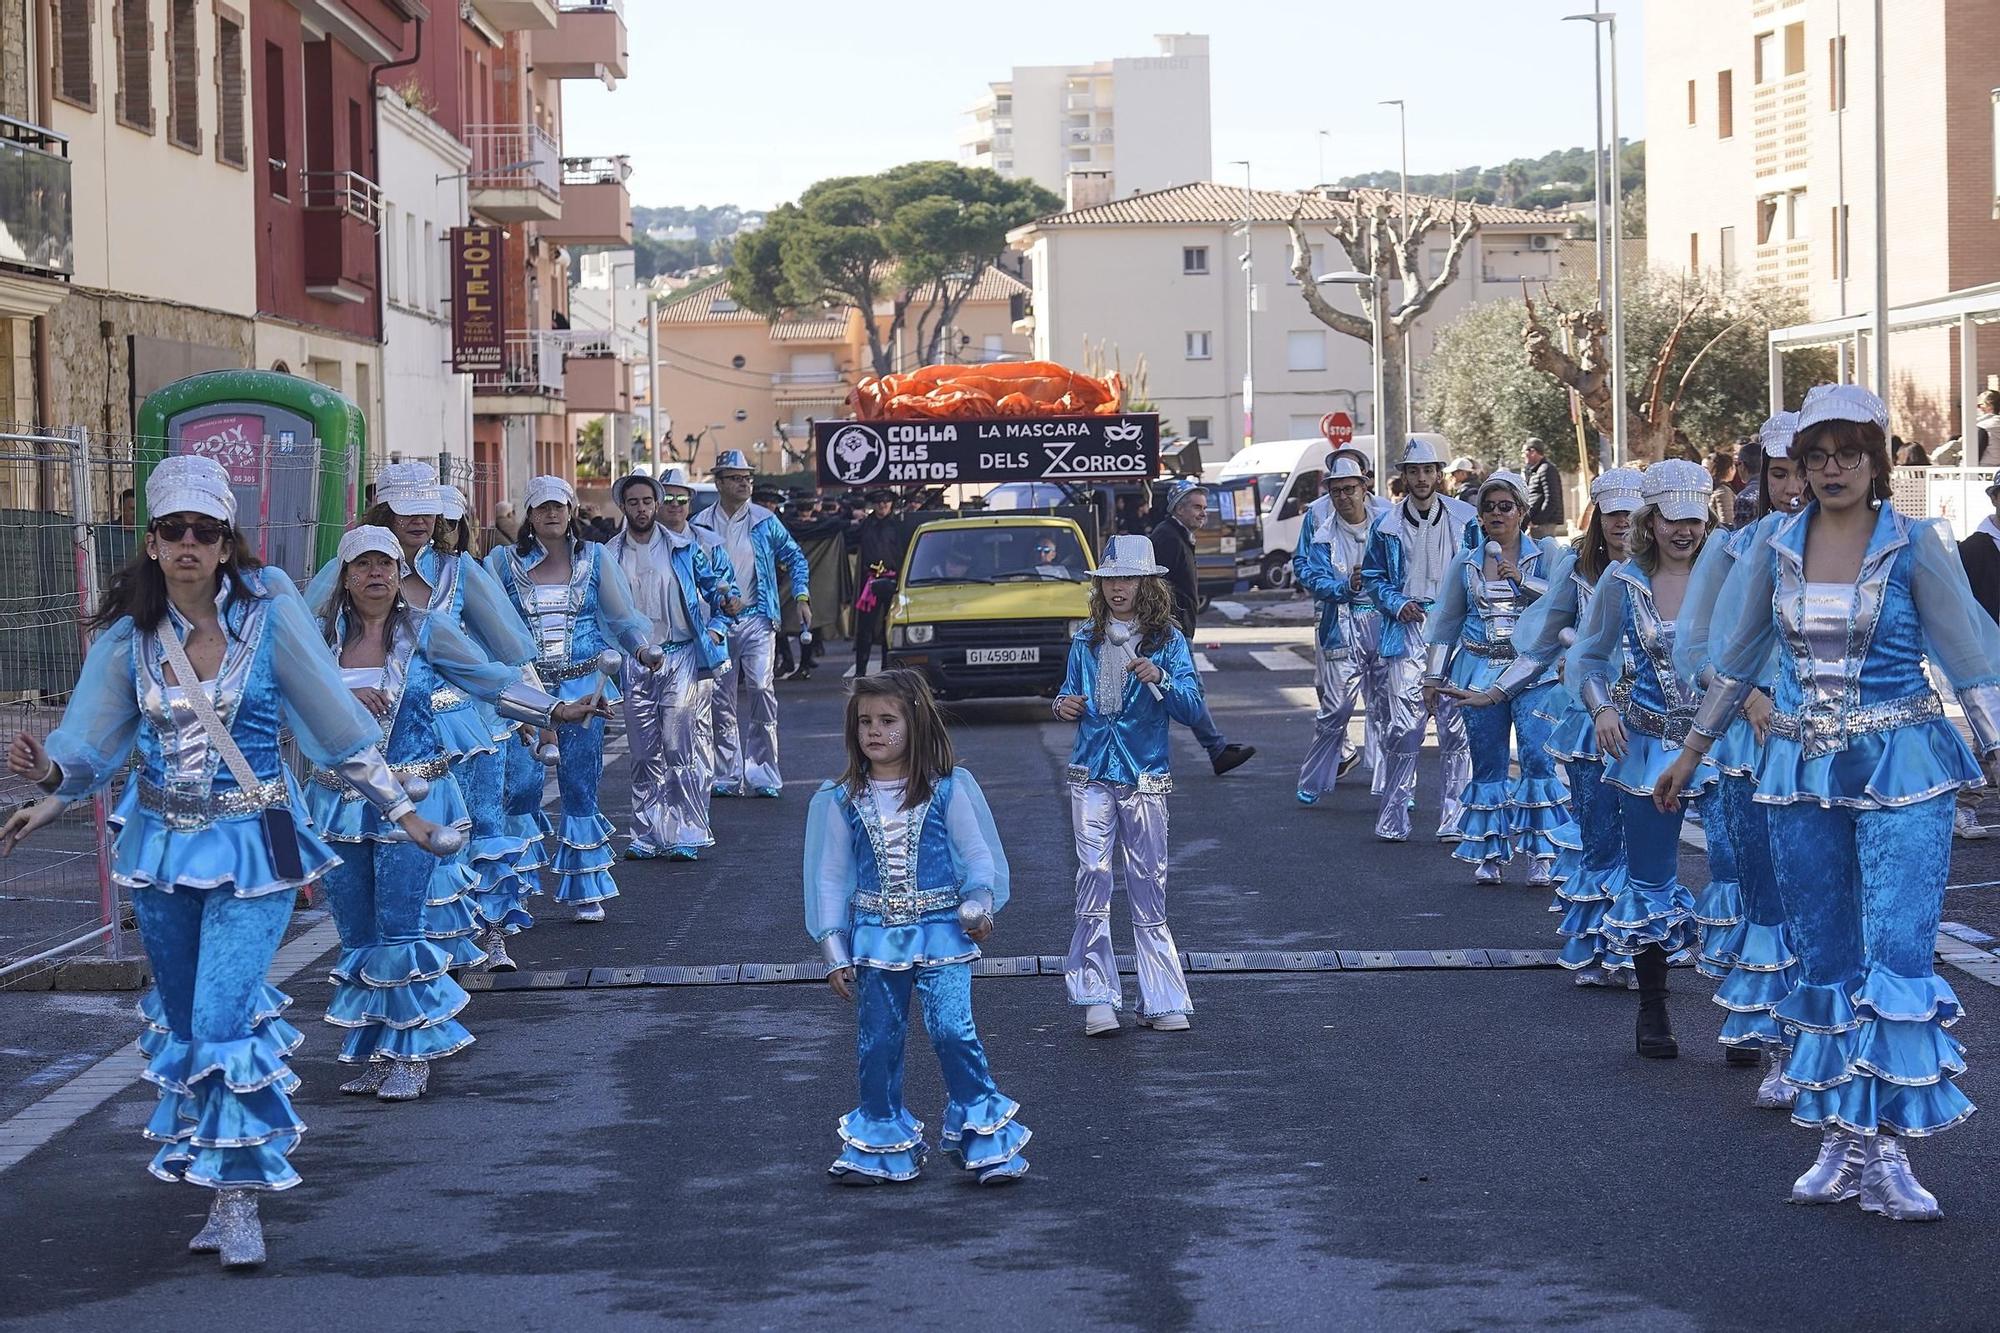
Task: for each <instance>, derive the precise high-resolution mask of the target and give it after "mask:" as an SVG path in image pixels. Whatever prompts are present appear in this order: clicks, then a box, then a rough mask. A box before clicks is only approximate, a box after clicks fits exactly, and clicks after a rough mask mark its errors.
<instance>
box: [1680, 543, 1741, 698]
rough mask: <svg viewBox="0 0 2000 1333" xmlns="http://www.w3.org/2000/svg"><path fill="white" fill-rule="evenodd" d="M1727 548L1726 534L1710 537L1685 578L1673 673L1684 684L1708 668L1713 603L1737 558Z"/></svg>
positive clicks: (1713, 617) (1728, 544) (1713, 611)
mask: <svg viewBox="0 0 2000 1333" xmlns="http://www.w3.org/2000/svg"><path fill="white" fill-rule="evenodd" d="M1729 548H1730V541H1729V534H1728V533H1726V532H1721V531H1716V532H1712V533H1710V534H1709V536H1708V541H1707V542H1705V543H1704V544H1703V545H1702V548H1701V554H1700V555H1699V556H1697V557H1695V562H1694V572H1693V573H1692V574H1689V575H1688V586H1687V593H1686V595H1685V596H1683V597H1682V599H1681V613H1680V615H1679V616H1677V617H1676V618H1675V621H1674V673H1675V674H1676V675H1678V676H1680V677H1681V678H1682V679H1683V680H1692V681H1699V680H1700V679H1701V673H1702V671H1703V670H1704V669H1705V668H1706V667H1707V666H1708V654H1709V640H1710V639H1711V638H1712V637H1713V634H1714V629H1713V626H1714V620H1715V603H1716V600H1717V599H1718V598H1719V597H1721V595H1722V585H1723V584H1724V583H1726V582H1727V581H1728V579H1729V572H1730V570H1732V569H1734V568H1735V567H1736V557H1735V556H1734V555H1733V554H1731V553H1730V549H1729Z"/></svg>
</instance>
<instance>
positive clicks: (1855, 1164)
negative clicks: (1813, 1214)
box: [1792, 1129, 1864, 1203]
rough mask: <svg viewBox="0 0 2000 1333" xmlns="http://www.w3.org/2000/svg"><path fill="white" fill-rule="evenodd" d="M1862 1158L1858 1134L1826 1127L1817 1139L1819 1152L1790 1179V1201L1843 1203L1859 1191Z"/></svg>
mask: <svg viewBox="0 0 2000 1333" xmlns="http://www.w3.org/2000/svg"><path fill="white" fill-rule="evenodd" d="M1863 1160H1864V1153H1863V1151H1862V1147H1861V1136H1860V1135H1859V1134H1856V1133H1855V1132H1854V1131H1853V1130H1849V1129H1829V1130H1827V1131H1826V1134H1825V1136H1824V1137H1822V1138H1821V1139H1820V1141H1819V1156H1818V1157H1817V1158H1816V1159H1814V1161H1813V1164H1812V1166H1811V1167H1810V1168H1809V1169H1808V1170H1807V1171H1806V1173H1805V1174H1804V1175H1802V1176H1800V1177H1799V1178H1798V1179H1797V1180H1795V1181H1793V1182H1792V1202H1793V1203H1846V1202H1847V1201H1848V1200H1849V1199H1852V1198H1854V1197H1856V1196H1857V1195H1859V1194H1860V1193H1861V1189H1860V1181H1861V1165H1862V1162H1863Z"/></svg>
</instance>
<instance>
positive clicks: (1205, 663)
mask: <svg viewBox="0 0 2000 1333" xmlns="http://www.w3.org/2000/svg"><path fill="white" fill-rule="evenodd" d="M1194 669H1195V670H1196V671H1213V670H1215V663H1213V662H1211V661H1209V660H1208V654H1207V653H1196V654H1195V655H1194Z"/></svg>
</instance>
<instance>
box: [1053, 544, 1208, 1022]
mask: <svg viewBox="0 0 2000 1333" xmlns="http://www.w3.org/2000/svg"><path fill="white" fill-rule="evenodd" d="M1164 572H1165V567H1164V566H1162V565H1158V564H1155V563H1154V562H1153V544H1152V542H1151V541H1150V540H1148V539H1147V538H1145V537H1113V538H1112V539H1111V540H1110V542H1109V543H1107V546H1106V550H1105V552H1104V563H1102V564H1101V565H1099V566H1098V567H1097V568H1096V569H1093V570H1091V571H1090V580H1091V582H1090V623H1089V624H1088V625H1087V626H1085V627H1084V628H1083V629H1082V630H1080V631H1078V633H1077V635H1076V637H1075V638H1074V639H1072V640H1071V641H1070V646H1069V669H1068V672H1067V674H1066V675H1065V676H1064V677H1063V683H1062V689H1061V690H1060V691H1059V692H1058V693H1057V695H1056V701H1055V714H1056V716H1057V717H1058V718H1061V719H1062V720H1063V721H1065V722H1075V723H1077V724H1078V725H1077V729H1076V744H1075V745H1074V746H1073V747H1072V748H1071V750H1070V757H1069V808H1070V818H1071V820H1072V822H1073V823H1074V824H1075V825H1076V860H1077V867H1076V929H1075V931H1074V932H1073V933H1072V934H1071V935H1070V941H1069V956H1068V958H1067V959H1066V960H1065V961H1064V963H1063V984H1064V986H1065V988H1066V989H1067V990H1068V992H1069V1002H1070V1003H1071V1004H1073V1005H1078V1006H1080V1007H1082V1009H1083V1011H1084V1015H1083V1031H1084V1035H1085V1036H1089V1037H1100V1036H1110V1035H1111V1034H1113V1033H1115V1032H1117V1031H1118V1011H1119V1010H1120V1009H1122V1008H1123V1007H1124V1003H1125V1001H1124V993H1123V983H1121V982H1120V981H1119V978H1118V964H1117V960H1116V959H1115V958H1114V957H1113V956H1112V950H1111V890H1112V885H1113V882H1114V880H1115V879H1116V873H1115V871H1114V869H1113V867H1114V864H1115V865H1117V866H1118V867H1119V868H1122V869H1123V871H1124V878H1125V898H1126V902H1127V903H1128V904H1130V906H1131V910H1132V942H1133V952H1134V953H1135V954H1136V955H1137V956H1138V960H1139V1021H1140V1022H1141V1023H1144V1024H1145V1025H1147V1026H1148V1027H1151V1028H1153V1029H1154V1030H1156V1031H1160V1032H1185V1031H1187V1030H1188V1028H1189V1027H1190V1026H1191V1025H1190V1023H1189V1021H1188V1016H1189V1015H1190V1014H1191V1013H1193V1012H1194V1000H1193V999H1192V998H1191V997H1190V996H1189V995H1188V988H1187V977H1186V975H1185V974H1184V973H1183V971H1182V969H1181V959H1180V952H1179V950H1178V949H1177V948H1176V947H1175V945H1174V936H1173V932H1172V931H1171V930H1169V929H1168V928H1167V793H1168V792H1170V791H1172V790H1173V785H1174V778H1173V771H1172V769H1171V768H1170V767H1169V766H1168V759H1167V724H1168V723H1169V722H1170V721H1171V722H1179V723H1180V724H1181V725H1183V726H1185V727H1188V728H1193V727H1194V726H1195V724H1196V723H1197V722H1198V721H1199V720H1200V718H1201V715H1202V711H1203V710H1202V699H1201V677H1199V676H1198V675H1196V674H1195V669H1194V655H1193V654H1192V653H1191V652H1190V651H1189V649H1188V644H1187V640H1186V639H1185V638H1183V637H1182V636H1181V632H1180V631H1179V630H1178V629H1176V628H1174V623H1173V617H1174V604H1173V597H1172V594H1170V593H1169V592H1168V591H1167V584H1166V580H1165V579H1163V578H1161V577H1160V576H1161V575H1162V574H1163V573H1164Z"/></svg>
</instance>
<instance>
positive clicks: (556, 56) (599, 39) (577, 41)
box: [528, 0, 625, 88]
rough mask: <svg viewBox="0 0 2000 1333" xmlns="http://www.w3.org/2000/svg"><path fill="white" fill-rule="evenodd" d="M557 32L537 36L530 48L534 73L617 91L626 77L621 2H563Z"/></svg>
mask: <svg viewBox="0 0 2000 1333" xmlns="http://www.w3.org/2000/svg"><path fill="white" fill-rule="evenodd" d="M560 3H561V8H562V13H561V15H560V16H559V17H558V19H557V22H556V27H555V31H554V32H541V33H537V34H536V35H535V36H534V37H533V38H532V39H530V44H529V48H528V58H529V59H530V60H532V61H533V62H534V65H535V71H536V72H537V73H539V74H545V75H547V76H548V77H549V78H552V79H596V80H598V81H599V82H601V83H602V84H603V85H604V86H605V87H607V88H616V87H617V86H618V80H620V79H622V78H624V77H625V6H624V4H623V2H622V0H560Z"/></svg>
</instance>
